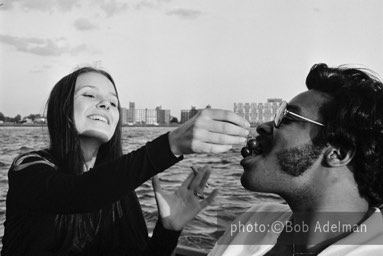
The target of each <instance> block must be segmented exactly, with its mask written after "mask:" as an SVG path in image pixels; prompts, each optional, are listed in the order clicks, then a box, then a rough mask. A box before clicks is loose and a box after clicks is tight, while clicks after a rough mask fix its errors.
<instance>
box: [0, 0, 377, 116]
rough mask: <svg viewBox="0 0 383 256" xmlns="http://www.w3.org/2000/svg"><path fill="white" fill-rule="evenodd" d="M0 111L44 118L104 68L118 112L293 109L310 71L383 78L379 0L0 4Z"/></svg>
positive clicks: (21, 0) (35, 0)
mask: <svg viewBox="0 0 383 256" xmlns="http://www.w3.org/2000/svg"><path fill="white" fill-rule="evenodd" d="M2 4H3V5H1V6H0V59H1V61H0V110H1V111H2V112H3V113H4V114H5V115H7V116H15V115H17V114H20V115H22V116H24V115H29V114H30V113H42V112H43V110H44V107H45V102H46V100H47V99H48V96H49V92H50V91H51V89H52V88H53V86H54V84H55V83H56V82H57V81H58V80H59V79H60V78H62V77H63V76H64V75H66V74H69V73H70V72H72V71H73V70H74V69H75V68H76V67H78V66H83V65H92V66H95V67H99V68H103V69H105V70H106V71H108V72H109V73H110V74H111V75H112V77H113V78H114V80H115V82H116V84H117V88H118V92H119V96H120V101H121V104H122V106H128V102H130V101H135V102H136V103H137V104H138V105H137V106H138V107H139V106H140V107H147V108H150V109H153V108H155V107H156V106H160V105H162V107H163V108H164V109H170V110H171V112H172V113H173V115H175V116H176V117H178V118H180V117H179V113H180V111H181V109H183V108H189V107H190V106H197V107H203V106H206V105H207V104H210V105H211V106H212V107H213V108H221V109H228V110H232V104H233V103H234V102H241V101H242V102H260V101H263V99H267V98H272V97H278V98H283V99H286V100H290V99H291V98H292V97H294V95H296V94H298V93H300V92H302V91H304V90H305V89H306V88H305V79H306V75H307V74H308V72H309V69H310V68H311V66H312V65H313V64H315V63H319V62H324V63H327V64H329V65H330V66H337V65H341V64H356V65H362V66H365V67H367V68H370V69H372V70H374V71H376V72H377V73H378V74H381V75H383V58H382V56H383V47H382V45H383V34H382V33H381V31H382V29H383V15H381V10H382V9H383V1H380V0H339V1H333V0H320V1H319V0H294V1H285V0H273V1H269V0H256V1H254V0H243V1H240V2H236V1H232V0H193V1H187V0H177V1H175V0H150V1H149V0H126V1H122V0H92V1H91V0H79V1H73V0H71V1H60V0H51V1H40V0H17V1H14V0H3V1H2Z"/></svg>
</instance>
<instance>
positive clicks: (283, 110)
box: [274, 101, 324, 128]
mask: <svg viewBox="0 0 383 256" xmlns="http://www.w3.org/2000/svg"><path fill="white" fill-rule="evenodd" d="M287 107H288V104H287V102H286V101H282V103H281V104H280V105H279V108H278V109H277V112H276V113H275V116H274V127H275V128H278V127H279V126H281V123H282V122H283V119H284V118H286V117H287V116H288V115H291V116H293V117H295V118H299V119H301V120H303V121H306V122H308V123H312V124H316V125H319V126H324V124H322V123H319V122H317V121H314V120H311V119H309V118H306V117H304V116H301V115H298V114H295V113H294V112H291V111H288V110H287Z"/></svg>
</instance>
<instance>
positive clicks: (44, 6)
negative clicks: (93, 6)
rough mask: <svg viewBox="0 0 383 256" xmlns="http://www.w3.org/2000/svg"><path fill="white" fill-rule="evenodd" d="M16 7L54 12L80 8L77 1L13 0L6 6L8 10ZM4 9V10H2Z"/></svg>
mask: <svg viewBox="0 0 383 256" xmlns="http://www.w3.org/2000/svg"><path fill="white" fill-rule="evenodd" d="M16 5H18V6H20V7H21V8H22V9H24V10H26V11H29V10H38V11H43V12H52V11H53V10H61V11H71V10H72V9H73V8H74V7H79V6H80V5H79V4H78V1H77V0H65V1H62V0H12V1H9V2H7V3H5V4H4V7H5V8H6V9H12V8H14V7H15V6H16ZM1 9H3V8H1Z"/></svg>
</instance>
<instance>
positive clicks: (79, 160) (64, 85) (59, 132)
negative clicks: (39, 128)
mask: <svg viewBox="0 0 383 256" xmlns="http://www.w3.org/2000/svg"><path fill="white" fill-rule="evenodd" d="M91 72H93V73H98V74H101V75H104V76H105V77H106V78H108V79H109V80H110V81H111V82H112V84H113V87H114V89H115V90H116V95H117V99H118V93H117V88H116V85H115V83H114V81H113V78H112V77H111V75H109V74H108V73H107V72H106V71H104V70H101V69H96V68H93V67H82V68H79V69H77V70H75V71H74V72H72V73H70V74H69V75H66V76H64V77H63V78H62V79H61V80H60V81H58V82H57V83H56V85H55V86H54V87H53V89H52V91H51V93H50V96H49V99H48V102H47V107H48V110H47V120H48V130H49V136H50V152H51V154H52V156H53V158H54V161H55V162H56V164H57V165H58V166H59V169H60V170H61V171H64V172H66V173H71V174H81V173H82V172H83V164H84V158H83V155H82V151H81V147H80V139H79V136H78V133H77V130H76V126H75V123H74V119H73V101H74V100H73V98H74V91H75V86H76V81H77V78H78V77H79V76H80V75H82V74H85V73H91ZM118 101H119V99H118ZM118 111H119V113H120V118H119V120H118V123H117V126H116V130H115V132H114V135H113V137H112V138H111V139H110V140H109V141H108V142H107V143H105V144H103V145H102V146H101V147H100V148H99V150H98V155H97V161H96V164H95V165H97V164H99V163H102V162H104V161H108V160H112V159H115V158H117V157H119V156H121V155H122V146H121V107H120V102H118Z"/></svg>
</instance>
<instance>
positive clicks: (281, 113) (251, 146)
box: [241, 101, 325, 157]
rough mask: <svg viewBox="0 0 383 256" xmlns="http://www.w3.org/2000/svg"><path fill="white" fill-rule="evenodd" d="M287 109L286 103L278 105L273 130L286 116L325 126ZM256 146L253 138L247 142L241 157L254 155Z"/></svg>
mask: <svg viewBox="0 0 383 256" xmlns="http://www.w3.org/2000/svg"><path fill="white" fill-rule="evenodd" d="M287 107H288V104H287V102H286V101H282V102H281V104H280V105H279V107H278V109H277V112H276V113H275V116H274V121H273V123H274V127H275V128H278V127H279V126H281V124H282V122H283V119H284V118H286V117H287V116H288V115H291V116H293V117H295V118H299V119H301V120H303V121H305V122H308V123H312V124H316V125H319V126H325V125H324V124H322V123H319V122H317V121H314V120H311V119H309V118H306V117H304V116H301V115H298V114H296V113H294V112H291V111H288V110H287ZM257 144H258V143H257V141H256V139H254V138H251V139H249V140H248V141H247V144H246V147H243V148H242V150H241V155H242V156H243V157H247V156H250V155H252V154H253V153H254V151H255V150H256V147H257Z"/></svg>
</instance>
